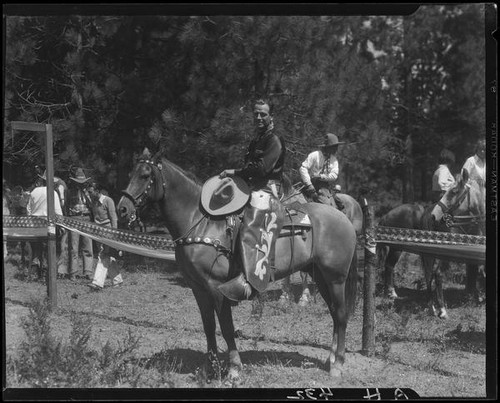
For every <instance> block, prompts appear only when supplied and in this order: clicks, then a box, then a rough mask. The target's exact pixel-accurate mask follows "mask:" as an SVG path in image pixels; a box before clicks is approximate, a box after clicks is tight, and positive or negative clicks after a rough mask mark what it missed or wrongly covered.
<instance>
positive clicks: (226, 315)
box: [218, 298, 243, 386]
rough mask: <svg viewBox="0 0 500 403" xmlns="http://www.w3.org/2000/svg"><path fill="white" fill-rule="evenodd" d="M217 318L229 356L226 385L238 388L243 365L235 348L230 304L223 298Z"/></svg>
mask: <svg viewBox="0 0 500 403" xmlns="http://www.w3.org/2000/svg"><path fill="white" fill-rule="evenodd" d="M218 317H219V324H220V328H221V332H222V336H223V337H224V340H225V341H226V344H227V350H228V355H229V369H228V374H227V383H228V384H230V385H231V386H238V385H239V384H240V383H241V377H240V372H241V370H242V369H243V365H242V363H241V358H240V353H239V352H238V349H237V348H236V341H235V339H234V323H233V313H232V310H231V304H230V303H229V300H227V299H226V298H224V302H223V303H222V309H221V311H220V312H219V313H218Z"/></svg>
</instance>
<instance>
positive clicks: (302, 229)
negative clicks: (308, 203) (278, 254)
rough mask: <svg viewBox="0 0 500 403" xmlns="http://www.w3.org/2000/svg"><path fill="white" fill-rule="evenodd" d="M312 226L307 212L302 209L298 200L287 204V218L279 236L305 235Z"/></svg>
mask: <svg viewBox="0 0 500 403" xmlns="http://www.w3.org/2000/svg"><path fill="white" fill-rule="evenodd" d="M311 228H312V224H311V220H310V218H309V216H308V215H307V213H306V212H305V211H303V210H302V208H301V204H299V203H298V202H296V203H292V204H291V205H289V206H285V218H284V222H283V227H282V228H281V231H280V234H279V238H286V237H290V236H295V235H302V236H303V237H305V234H306V232H307V231H309V230H310V229H311Z"/></svg>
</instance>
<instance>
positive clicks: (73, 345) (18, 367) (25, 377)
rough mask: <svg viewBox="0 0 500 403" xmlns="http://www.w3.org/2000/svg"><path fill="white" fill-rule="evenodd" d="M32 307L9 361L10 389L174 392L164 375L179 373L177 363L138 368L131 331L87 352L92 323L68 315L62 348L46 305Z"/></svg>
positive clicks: (136, 343)
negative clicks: (126, 388)
mask: <svg viewBox="0 0 500 403" xmlns="http://www.w3.org/2000/svg"><path fill="white" fill-rule="evenodd" d="M30 305H31V306H30V311H29V314H28V316H27V317H24V318H23V319H22V325H23V328H24V330H25V333H26V339H25V340H24V341H23V342H22V343H21V345H20V348H19V351H18V354H16V355H15V356H11V357H9V358H8V360H7V373H8V374H9V375H8V378H7V384H8V385H9V387H39V388H49V387H74V388H93V387H120V386H129V387H141V386H143V385H148V386H149V387H157V386H164V385H165V384H170V385H171V386H173V385H172V384H173V381H171V380H170V378H169V376H168V374H169V373H170V371H174V370H176V369H177V368H178V365H177V363H175V362H173V361H170V362H169V361H168V360H164V361H163V365H156V366H150V367H148V366H147V365H138V361H137V360H136V359H135V358H134V356H135V354H136V352H137V349H138V346H139V341H140V338H139V337H137V336H136V335H135V334H134V333H133V332H132V331H131V330H130V329H129V331H128V333H127V335H126V336H125V337H124V338H123V340H121V341H119V342H118V345H117V346H113V345H112V344H111V343H110V342H109V341H108V342H107V343H106V344H105V345H104V346H103V347H101V348H100V349H91V347H90V340H91V335H92V323H91V320H90V318H88V317H85V316H83V317H82V316H81V315H78V314H77V313H71V315H70V323H71V333H70V337H69V339H68V343H67V344H65V343H63V342H62V341H61V340H58V339H56V338H55V337H54V335H53V332H52V330H53V329H52V325H53V324H52V320H53V318H52V316H51V313H50V311H49V309H48V304H47V301H46V300H45V301H39V300H33V301H32V302H31V304H30ZM162 358H165V357H162ZM152 380H153V383H155V384H151V383H152Z"/></svg>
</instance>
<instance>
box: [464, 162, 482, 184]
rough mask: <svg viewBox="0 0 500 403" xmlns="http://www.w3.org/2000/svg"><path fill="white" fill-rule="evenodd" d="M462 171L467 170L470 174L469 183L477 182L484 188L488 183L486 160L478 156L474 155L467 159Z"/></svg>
mask: <svg viewBox="0 0 500 403" xmlns="http://www.w3.org/2000/svg"><path fill="white" fill-rule="evenodd" d="M462 169H466V170H467V172H468V173H469V182H470V181H475V182H477V183H478V184H480V185H481V186H484V184H485V181H486V164H485V161H484V160H482V159H481V158H479V157H478V156H477V155H473V156H472V157H469V158H467V160H466V161H465V163H464V166H463V167H462Z"/></svg>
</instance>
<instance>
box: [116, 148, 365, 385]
mask: <svg viewBox="0 0 500 403" xmlns="http://www.w3.org/2000/svg"><path fill="white" fill-rule="evenodd" d="M201 189H202V186H201V185H200V184H198V183H196V181H194V180H193V179H191V178H190V177H189V176H188V175H187V174H186V173H185V172H184V171H183V170H182V169H181V168H179V167H178V166H176V165H175V164H173V163H172V162H170V161H168V160H166V159H164V158H163V159H159V160H153V159H152V158H151V155H150V154H149V152H148V151H147V150H145V151H144V153H143V155H142V157H141V158H140V160H139V161H138V162H137V164H136V165H135V166H134V168H133V170H132V172H131V175H130V182H129V184H128V186H127V189H126V190H124V191H123V194H124V196H123V197H122V198H121V199H120V202H119V203H118V206H117V211H118V215H119V217H120V219H121V220H124V221H129V220H130V219H131V218H132V217H134V215H135V212H136V210H137V209H138V208H140V207H142V206H143V205H144V204H145V203H148V202H156V203H159V205H160V209H161V212H162V214H163V216H164V219H165V222H166V225H167V229H168V231H169V233H170V234H171V235H172V236H173V237H174V239H175V240H176V244H177V246H176V249H175V257H176V262H177V264H178V266H179V268H180V269H181V270H182V273H183V275H184V278H185V279H186V282H187V283H188V285H189V286H190V288H191V289H192V291H193V294H194V297H195V299H196V301H197V303H198V308H199V310H200V313H201V318H202V322H203V328H204V331H205V336H206V339H207V350H208V360H207V368H208V370H209V371H210V372H209V374H213V368H214V362H215V363H216V364H215V365H218V358H217V342H216V334H215V330H216V323H215V315H217V316H218V319H219V324H220V328H221V332H222V336H223V337H224V339H225V341H226V343H227V346H228V353H229V369H228V377H227V382H230V383H232V384H233V385H234V384H237V383H238V382H239V381H240V375H241V374H240V372H241V369H242V363H241V359H240V355H239V352H238V350H237V347H236V343H235V334H234V324H233V317H232V308H231V303H230V301H229V300H228V299H226V298H225V297H224V296H223V294H222V293H221V292H220V291H219V289H218V287H219V286H220V285H221V284H223V283H225V282H226V281H227V280H229V279H230V278H231V276H234V275H235V274H232V272H231V271H230V256H231V245H232V240H233V238H232V235H231V233H232V231H231V229H236V227H234V228H233V227H231V224H230V223H228V220H226V217H212V216H209V215H208V214H207V213H206V212H205V211H204V210H203V208H202V207H201V203H200V196H201ZM304 209H305V210H306V211H307V213H308V215H309V217H310V220H311V222H312V224H313V231H310V232H309V233H308V236H307V237H306V239H304V238H303V237H302V236H300V235H297V236H293V237H288V238H287V237H283V238H278V239H277V241H276V266H277V267H276V270H275V273H274V274H275V279H276V280H279V279H281V278H283V277H284V276H286V275H289V274H290V273H293V272H295V271H298V270H311V267H313V266H314V274H315V279H316V281H317V284H318V287H319V292H320V293H321V295H322V297H323V298H324V299H325V302H326V304H327V306H328V308H329V311H330V315H331V317H332V319H333V322H334V326H333V340H332V344H331V348H330V354H329V358H328V360H327V366H328V367H329V372H330V375H331V376H340V375H341V369H342V366H343V363H344V359H345V336H346V326H347V320H348V317H349V314H350V313H351V312H353V310H354V308H355V298H356V294H357V282H356V280H357V272H356V269H357V268H356V254H355V248H356V233H355V231H354V228H353V226H352V224H351V222H350V221H349V220H348V219H347V217H346V216H345V215H344V214H342V213H340V212H339V211H338V210H335V209H334V208H332V207H330V206H325V205H322V204H318V203H309V204H306V205H305V206H304ZM235 219H236V220H238V218H237V217H235ZM229 221H231V220H229ZM236 274H237V273H236Z"/></svg>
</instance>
